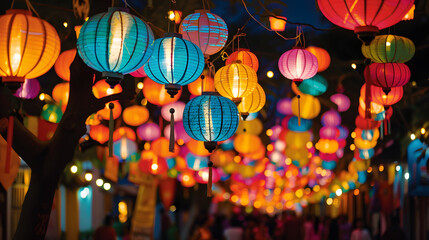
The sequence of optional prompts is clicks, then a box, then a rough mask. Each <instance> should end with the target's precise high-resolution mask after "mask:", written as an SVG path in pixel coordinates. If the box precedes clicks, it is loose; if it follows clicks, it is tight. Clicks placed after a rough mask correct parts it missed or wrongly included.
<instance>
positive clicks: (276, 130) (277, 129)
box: [269, 125, 282, 141]
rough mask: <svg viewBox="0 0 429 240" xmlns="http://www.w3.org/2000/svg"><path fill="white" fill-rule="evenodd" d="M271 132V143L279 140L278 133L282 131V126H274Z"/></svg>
mask: <svg viewBox="0 0 429 240" xmlns="http://www.w3.org/2000/svg"><path fill="white" fill-rule="evenodd" d="M271 130H272V131H273V134H272V135H271V136H269V137H270V140H271V141H274V140H277V139H278V138H279V135H280V132H281V131H282V126H280V125H274V126H273V127H272V128H271Z"/></svg>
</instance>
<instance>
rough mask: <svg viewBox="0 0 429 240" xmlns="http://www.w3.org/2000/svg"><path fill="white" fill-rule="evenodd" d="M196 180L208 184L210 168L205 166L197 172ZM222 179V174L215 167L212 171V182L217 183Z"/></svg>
mask: <svg viewBox="0 0 429 240" xmlns="http://www.w3.org/2000/svg"><path fill="white" fill-rule="evenodd" d="M195 180H196V181H197V182H198V183H202V184H207V182H208V180H209V168H204V169H201V170H199V171H196V172H195ZM219 180H220V174H219V173H218V171H217V169H216V168H213V171H212V182H213V183H216V182H218V181H219Z"/></svg>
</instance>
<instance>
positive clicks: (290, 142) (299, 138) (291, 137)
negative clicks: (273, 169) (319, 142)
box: [286, 131, 311, 149]
mask: <svg viewBox="0 0 429 240" xmlns="http://www.w3.org/2000/svg"><path fill="white" fill-rule="evenodd" d="M310 141H311V134H310V132H294V131H288V132H287V133H286V146H287V147H288V148H295V149H297V148H305V146H306V145H307V143H308V142H310Z"/></svg>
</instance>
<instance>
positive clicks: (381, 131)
mask: <svg viewBox="0 0 429 240" xmlns="http://www.w3.org/2000/svg"><path fill="white" fill-rule="evenodd" d="M383 125H384V121H383V122H381V124H380V139H381V140H383V136H384V134H383V132H384V130H383Z"/></svg>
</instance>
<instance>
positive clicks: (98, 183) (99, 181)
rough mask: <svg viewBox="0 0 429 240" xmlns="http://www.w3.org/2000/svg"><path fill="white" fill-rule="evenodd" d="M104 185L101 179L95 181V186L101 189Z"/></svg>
mask: <svg viewBox="0 0 429 240" xmlns="http://www.w3.org/2000/svg"><path fill="white" fill-rule="evenodd" d="M103 184H104V181H103V179H101V178H99V179H97V180H96V181H95V185H97V186H99V187H101V186H103Z"/></svg>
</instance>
